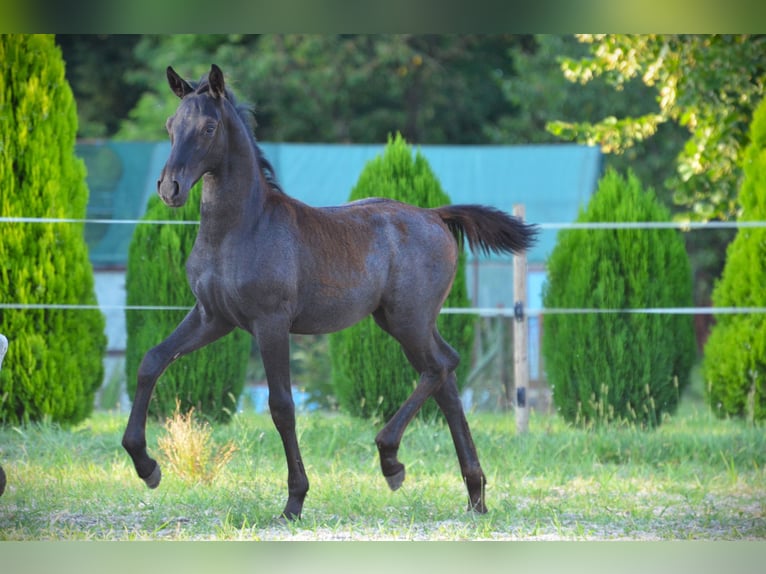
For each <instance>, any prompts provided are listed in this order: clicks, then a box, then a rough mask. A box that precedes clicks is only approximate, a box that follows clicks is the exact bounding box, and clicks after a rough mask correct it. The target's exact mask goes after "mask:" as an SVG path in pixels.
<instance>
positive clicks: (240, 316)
mask: <svg viewBox="0 0 766 574" xmlns="http://www.w3.org/2000/svg"><path fill="white" fill-rule="evenodd" d="M188 276H189V286H190V287H191V290H192V293H194V296H195V297H196V298H197V300H198V301H199V303H200V304H201V305H202V306H203V307H204V308H205V310H206V312H208V313H210V314H212V315H215V316H218V317H221V318H224V319H226V320H228V321H230V322H232V323H235V324H237V325H243V324H244V323H245V322H246V320H247V317H246V315H247V313H246V303H245V301H244V297H243V295H242V291H243V288H242V279H241V278H240V277H239V275H238V273H237V269H236V267H235V266H230V265H227V264H226V263H225V262H215V261H207V262H204V261H200V260H196V261H195V260H193V259H192V260H190V261H189V265H188ZM243 326H244V325H243Z"/></svg>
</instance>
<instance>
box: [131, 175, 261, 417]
mask: <svg viewBox="0 0 766 574" xmlns="http://www.w3.org/2000/svg"><path fill="white" fill-rule="evenodd" d="M201 191H202V185H201V184H199V183H198V184H197V185H195V186H194V187H193V188H192V190H191V191H190V193H189V199H188V200H187V202H186V203H185V204H184V205H183V206H182V207H177V208H170V207H168V206H166V205H165V204H164V203H162V201H160V199H159V197H158V196H156V195H155V196H152V198H151V199H150V200H149V204H148V206H147V210H146V213H145V214H144V217H143V219H144V220H150V221H168V220H169V221H199V203H200V194H201ZM198 229H199V227H198V226H197V225H188V224H187V225H172V224H171V225H158V224H146V225H138V226H137V227H136V230H135V232H134V233H133V237H132V239H131V243H130V249H129V252H128V266H127V273H126V278H125V289H126V294H127V303H128V305H129V306H137V305H156V306H164V307H165V306H166V307H185V308H186V309H187V310H188V309H191V307H192V306H193V305H194V302H195V299H194V295H193V294H192V292H191V289H190V288H189V282H188V280H187V278H186V259H187V258H188V257H189V254H190V253H191V250H192V247H193V246H194V240H195V238H196V237H197V231H198ZM186 313H187V311H173V310H128V311H126V313H125V321H126V327H127V341H126V351H125V374H126V376H127V387H128V393H129V394H130V396H131V397H133V396H134V395H135V392H136V384H137V378H136V377H137V374H138V367H139V365H140V364H141V360H142V359H143V357H144V355H145V354H146V352H147V351H148V350H149V349H151V348H152V347H154V346H155V345H157V344H159V343H160V342H162V341H163V340H164V339H165V338H166V337H167V336H168V335H170V333H171V332H172V331H173V329H175V328H176V326H177V325H178V324H179V323H180V322H181V320H182V319H183V318H184V316H185V315H186ZM250 347H251V338H250V335H249V334H247V333H245V332H244V331H242V330H240V329H235V330H234V332H232V333H230V334H228V335H226V336H225V337H223V338H222V339H219V340H218V341H215V342H214V343H212V344H210V345H208V346H206V347H203V348H202V349H199V350H197V351H195V352H193V353H190V354H189V355H186V356H184V357H181V358H180V359H178V360H177V361H175V362H174V363H173V364H171V365H170V367H168V369H167V370H166V371H165V372H164V373H163V374H162V376H161V377H160V379H159V381H158V383H157V385H156V387H155V389H154V394H153V396H152V401H151V402H150V404H149V414H150V415H151V416H153V417H154V418H157V419H164V418H167V417H169V416H171V415H172V414H173V412H174V411H175V410H176V399H178V400H179V401H180V410H181V412H182V413H185V412H188V411H189V410H190V409H191V408H192V407H193V408H194V409H195V412H196V413H197V414H199V415H202V416H204V417H206V418H208V419H210V420H215V421H221V422H227V421H228V420H230V418H231V415H233V414H234V413H235V412H236V407H237V401H238V400H239V396H240V394H241V393H242V389H243V387H244V384H245V374H246V371H247V361H248V357H249V354H250Z"/></svg>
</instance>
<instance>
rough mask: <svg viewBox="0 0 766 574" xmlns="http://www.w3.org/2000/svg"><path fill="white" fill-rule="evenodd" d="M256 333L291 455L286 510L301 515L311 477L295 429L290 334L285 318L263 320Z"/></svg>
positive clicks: (292, 515)
mask: <svg viewBox="0 0 766 574" xmlns="http://www.w3.org/2000/svg"><path fill="white" fill-rule="evenodd" d="M256 336H257V339H258V346H259V347H260V351H261V358H262V360H263V368H264V370H265V371H266V380H267V382H268V385H269V410H270V411H271V418H272V420H273V421H274V426H276V428H277V431H279V436H280V437H281V438H282V445H283V446H284V449H285V456H286V458H287V504H286V505H285V509H284V511H283V512H282V516H284V517H285V518H286V519H288V520H294V519H296V518H300V516H301V510H302V509H303V500H304V499H305V498H306V493H307V492H308V490H309V481H308V477H307V476H306V471H305V469H304V468H303V460H302V459H301V453H300V448H299V447H298V437H297V436H296V433H295V404H294V403H293V396H292V390H291V385H290V334H289V331H288V328H287V326H286V325H284V324H282V322H281V321H272V322H265V321H264V322H263V323H262V324H259V325H258V326H257V331H256Z"/></svg>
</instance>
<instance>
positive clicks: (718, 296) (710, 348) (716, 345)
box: [703, 100, 766, 421]
mask: <svg viewBox="0 0 766 574" xmlns="http://www.w3.org/2000/svg"><path fill="white" fill-rule="evenodd" d="M743 166H744V179H743V181H742V187H741V188H740V192H739V201H740V204H741V207H742V213H741V215H740V217H739V220H740V221H766V100H763V101H762V102H761V104H760V105H759V106H758V108H757V109H756V111H755V113H754V114H753V121H752V123H751V126H750V144H749V145H748V147H747V149H746V151H745V154H744V164H743ZM713 305H714V306H715V307H766V229H764V228H761V227H755V228H742V229H740V230H739V231H738V232H737V236H736V237H735V239H734V241H732V242H731V243H730V244H729V247H728V249H727V252H726V264H725V266H724V269H723V273H722V275H721V279H720V280H719V281H718V282H717V283H716V285H715V288H714V289H713ZM703 372H704V377H705V381H706V397H707V400H708V402H709V404H710V406H711V407H712V409H713V411H714V412H715V413H716V414H717V415H718V416H721V417H725V416H738V417H743V418H746V419H748V420H751V421H763V420H766V315H763V314H741V315H740V314H737V315H719V316H717V317H716V324H715V326H714V327H713V329H712V331H711V333H710V337H709V338H708V340H707V343H706V344H705V350H704V359H703Z"/></svg>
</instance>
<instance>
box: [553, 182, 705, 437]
mask: <svg viewBox="0 0 766 574" xmlns="http://www.w3.org/2000/svg"><path fill="white" fill-rule="evenodd" d="M669 217H670V216H669V213H668V211H667V209H665V208H664V207H662V206H661V205H660V204H659V203H658V202H657V200H656V198H655V196H654V193H653V192H652V191H651V190H649V191H644V190H642V188H641V185H640V182H639V181H638V180H637V178H636V177H635V176H634V175H633V174H632V173H629V174H628V176H627V178H623V177H621V176H620V175H619V174H618V173H616V172H615V171H612V170H609V171H608V172H607V173H606V174H605V175H604V177H603V178H602V179H601V181H600V183H599V188H598V191H597V192H596V193H595V195H594V196H593V197H592V198H591V200H590V204H589V205H588V207H587V209H585V210H581V211H580V214H579V216H578V218H577V221H578V222H597V221H620V222H639V221H668V220H669ZM543 304H544V306H545V307H548V308H556V307H559V308H566V307H569V308H596V309H631V308H656V307H689V306H691V304H692V285H691V271H690V265H689V260H688V256H687V254H686V252H685V250H684V244H683V240H682V238H681V236H680V235H679V234H678V232H676V231H674V230H672V229H606V230H605V229H588V230H582V229H573V230H566V231H562V232H561V234H560V236H559V238H558V241H557V244H556V247H555V248H554V250H553V252H552V253H551V256H550V258H549V261H548V279H547V282H546V284H545V286H544V289H543ZM542 352H543V358H544V360H545V370H546V373H547V376H548V380H549V382H550V384H551V386H552V389H553V400H554V403H555V405H556V408H557V410H558V411H559V412H560V413H561V415H562V416H563V417H564V418H565V419H566V420H568V421H570V422H576V423H581V424H588V423H596V424H600V423H607V422H610V421H627V422H630V423H635V424H638V425H640V426H650V427H651V426H655V425H657V424H659V423H660V422H661V414H662V413H664V412H672V411H673V410H674V409H675V407H676V405H677V402H678V399H679V393H680V391H681V390H682V388H683V387H684V386H685V385H686V384H687V382H688V380H689V374H690V370H691V366H692V363H693V361H694V358H695V339H694V331H693V322H692V317H691V316H689V315H672V314H646V313H641V314H638V313H635V314H634V313H600V314H596V313H590V314H569V315H567V314H561V315H555V314H552V315H550V316H546V317H545V323H544V327H543V342H542Z"/></svg>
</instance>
